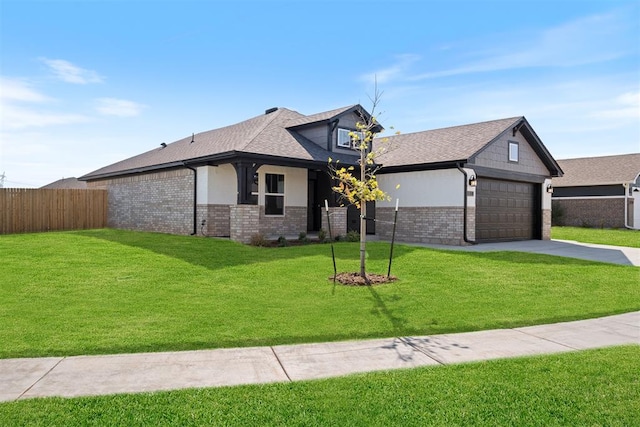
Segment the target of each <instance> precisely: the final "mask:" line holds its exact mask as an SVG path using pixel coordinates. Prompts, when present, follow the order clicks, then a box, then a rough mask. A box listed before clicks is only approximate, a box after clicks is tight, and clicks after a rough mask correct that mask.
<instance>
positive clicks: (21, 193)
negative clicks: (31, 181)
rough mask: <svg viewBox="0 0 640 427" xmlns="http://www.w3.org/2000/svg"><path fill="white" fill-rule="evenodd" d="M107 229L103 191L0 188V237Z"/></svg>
mask: <svg viewBox="0 0 640 427" xmlns="http://www.w3.org/2000/svg"><path fill="white" fill-rule="evenodd" d="M106 226H107V191H106V190H77V189H73V190H71V189H30V188H0V234H10V233H29V232H39V231H54V230H80V229H88V228H103V227H106Z"/></svg>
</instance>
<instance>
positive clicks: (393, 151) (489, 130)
mask: <svg viewBox="0 0 640 427" xmlns="http://www.w3.org/2000/svg"><path fill="white" fill-rule="evenodd" d="M522 119H523V117H511V118H508V119H501V120H492V121H488V122H482V123H474V124H469V125H462V126H453V127H448V128H442V129H435V130H428V131H424V132H416V133H407V134H400V135H394V136H389V137H387V139H388V142H387V143H385V144H384V145H382V144H381V142H382V140H384V139H385V138H377V140H376V141H374V148H375V147H380V146H385V147H386V152H385V153H384V154H382V155H381V156H379V158H378V160H377V161H378V162H380V163H382V164H383V166H384V167H393V166H407V165H421V164H430V163H440V162H452V161H458V160H460V161H463V160H468V159H470V158H471V157H473V155H474V154H476V153H477V152H478V151H480V150H481V149H482V148H484V147H485V146H486V145H487V144H488V143H489V142H491V141H492V140H493V139H495V138H496V137H497V136H498V135H500V134H501V133H502V132H504V131H505V130H508V129H511V128H512V127H513V126H514V125H515V124H516V123H518V122H519V121H520V120H522Z"/></svg>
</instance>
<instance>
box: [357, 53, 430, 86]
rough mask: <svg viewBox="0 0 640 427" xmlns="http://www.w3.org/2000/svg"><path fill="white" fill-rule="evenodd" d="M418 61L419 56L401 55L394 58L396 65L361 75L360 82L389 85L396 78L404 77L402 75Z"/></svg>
mask: <svg viewBox="0 0 640 427" xmlns="http://www.w3.org/2000/svg"><path fill="white" fill-rule="evenodd" d="M418 60H420V56H419V55H414V54H410V53H408V54H403V55H397V56H396V63H395V64H393V65H391V66H389V67H387V68H383V69H380V70H377V71H374V72H372V73H367V74H363V75H362V76H360V79H361V80H364V81H365V82H367V83H375V82H376V81H377V82H378V83H389V82H390V81H392V80H396V79H398V78H401V77H404V74H405V73H406V71H407V70H408V69H409V67H410V66H411V64H413V63H414V62H416V61H418Z"/></svg>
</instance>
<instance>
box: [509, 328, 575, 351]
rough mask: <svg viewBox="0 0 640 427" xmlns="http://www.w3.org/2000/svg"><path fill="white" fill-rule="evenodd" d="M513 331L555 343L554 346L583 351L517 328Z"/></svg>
mask: <svg viewBox="0 0 640 427" xmlns="http://www.w3.org/2000/svg"><path fill="white" fill-rule="evenodd" d="M511 330H512V331H515V332H520V333H521V334H525V335H527V336H530V337H534V338H538V339H540V340H543V341H547V342H550V343H553V344H558V345H561V346H563V347H566V348H570V349H571V350H582V349H580V348H576V347H572V346H570V345H567V344H564V343H561V342H558V341H554V340H551V339H549V338H545V337H541V336H539V335H535V334H531V333H528V332H524V331H519V330H517V329H515V328H512V329H511Z"/></svg>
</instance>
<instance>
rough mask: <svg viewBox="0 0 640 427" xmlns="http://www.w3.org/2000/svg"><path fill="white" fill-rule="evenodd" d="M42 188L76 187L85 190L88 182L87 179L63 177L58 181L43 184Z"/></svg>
mask: <svg viewBox="0 0 640 427" xmlns="http://www.w3.org/2000/svg"><path fill="white" fill-rule="evenodd" d="M40 188H45V189H49V190H52V189H55V190H57V189H74V190H84V189H85V188H87V183H86V182H85V181H80V180H79V179H78V178H75V177H72V178H62V179H59V180H57V181H53V182H51V183H49V184H47V185H43V186H42V187H40Z"/></svg>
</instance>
